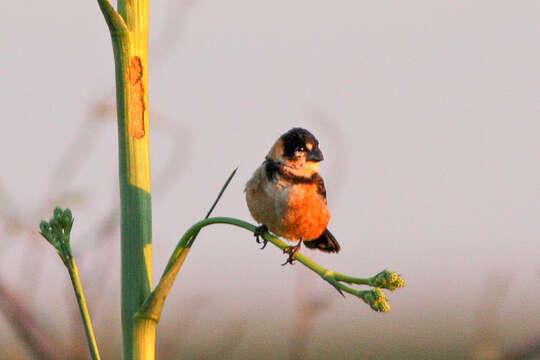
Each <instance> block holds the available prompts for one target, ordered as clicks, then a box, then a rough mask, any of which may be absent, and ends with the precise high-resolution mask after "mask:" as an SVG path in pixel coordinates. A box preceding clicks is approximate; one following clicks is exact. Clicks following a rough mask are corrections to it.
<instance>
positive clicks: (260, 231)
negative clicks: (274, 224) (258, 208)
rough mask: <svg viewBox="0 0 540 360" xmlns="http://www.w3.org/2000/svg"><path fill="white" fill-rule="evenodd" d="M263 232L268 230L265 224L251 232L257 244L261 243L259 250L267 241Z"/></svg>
mask: <svg viewBox="0 0 540 360" xmlns="http://www.w3.org/2000/svg"><path fill="white" fill-rule="evenodd" d="M265 232H268V227H267V226H266V225H261V226H258V227H257V228H256V229H255V231H254V232H253V236H255V241H256V242H257V244H262V247H261V250H262V249H264V248H265V247H266V244H267V243H268V240H266V239H265V238H264V237H263V235H264V233H265ZM259 237H261V238H262V240H261V239H259Z"/></svg>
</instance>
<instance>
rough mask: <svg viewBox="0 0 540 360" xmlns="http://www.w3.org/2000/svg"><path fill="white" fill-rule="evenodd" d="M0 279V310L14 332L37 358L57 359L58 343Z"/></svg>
mask: <svg viewBox="0 0 540 360" xmlns="http://www.w3.org/2000/svg"><path fill="white" fill-rule="evenodd" d="M23 299H24V296H17V295H15V293H14V292H13V291H11V290H10V289H8V288H7V286H6V284H5V282H3V281H1V280H0V304H1V305H2V306H0V311H2V313H4V315H5V317H6V319H7V320H8V322H9V324H10V325H11V327H12V328H13V329H14V330H15V333H16V334H17V335H18V336H19V337H20V338H21V339H22V341H24V343H25V344H26V345H27V346H28V348H29V349H30V351H31V352H32V353H33V354H34V355H35V356H36V358H37V359H42V360H49V359H50V360H54V359H58V348H59V346H58V344H57V343H56V341H54V340H53V339H52V338H51V337H50V336H49V332H48V331H46V330H45V329H43V328H42V327H41V326H40V325H39V323H38V321H37V320H36V318H35V317H34V316H33V315H32V314H31V312H30V311H29V310H28V308H29V307H28V306H26V305H25V304H24V302H23Z"/></svg>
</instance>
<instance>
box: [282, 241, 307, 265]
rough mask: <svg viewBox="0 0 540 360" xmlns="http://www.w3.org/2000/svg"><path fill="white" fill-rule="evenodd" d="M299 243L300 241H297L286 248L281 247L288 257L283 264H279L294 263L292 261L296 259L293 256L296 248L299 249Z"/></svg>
mask: <svg viewBox="0 0 540 360" xmlns="http://www.w3.org/2000/svg"><path fill="white" fill-rule="evenodd" d="M301 244H302V241H299V242H298V244H296V245H294V246H287V247H286V248H284V249H283V253H284V254H289V257H288V258H287V260H286V261H285V262H284V263H283V264H281V266H285V265H287V264H291V265H294V261H295V260H296V259H295V258H294V256H295V255H296V253H297V252H298V250H300V245H301Z"/></svg>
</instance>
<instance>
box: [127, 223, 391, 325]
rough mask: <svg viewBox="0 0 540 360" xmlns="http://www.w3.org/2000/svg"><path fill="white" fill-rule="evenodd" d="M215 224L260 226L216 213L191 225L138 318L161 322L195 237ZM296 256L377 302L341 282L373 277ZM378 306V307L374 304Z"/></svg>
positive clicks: (336, 284) (359, 281)
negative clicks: (353, 274)
mask: <svg viewBox="0 0 540 360" xmlns="http://www.w3.org/2000/svg"><path fill="white" fill-rule="evenodd" d="M212 224H230V225H235V226H238V227H241V228H244V229H246V230H249V231H251V232H255V229H256V228H257V227H256V226H254V225H252V224H250V223H248V222H245V221H242V220H239V219H234V218H228V217H214V218H209V219H204V220H201V221H199V222H198V223H196V224H195V225H193V226H192V227H191V228H189V229H188V230H187V231H186V233H185V234H184V235H183V236H182V238H181V239H180V241H179V243H178V245H177V246H176V248H175V250H174V252H173V254H172V255H171V257H170V259H169V262H168V263H167V266H166V267H165V270H164V271H163V275H162V277H161V279H160V281H159V283H158V285H157V286H156V288H155V289H154V290H153V291H152V293H151V295H150V296H149V297H148V299H147V300H146V301H145V302H144V304H143V305H142V306H141V308H140V309H139V311H138V312H137V315H136V316H137V317H138V318H145V319H148V320H153V321H155V322H156V323H157V322H159V320H160V316H161V312H162V310H163V306H164V303H165V300H166V298H167V295H168V293H169V290H170V289H171V287H172V285H173V283H174V280H175V279H176V276H177V275H178V272H179V271H180V268H181V267H182V264H183V262H184V260H185V258H186V257H187V255H188V253H189V250H190V248H191V245H192V243H193V241H192V238H193V236H194V235H195V234H198V233H199V231H200V230H201V229H202V228H204V227H205V226H208V225H212ZM263 237H264V238H265V239H266V240H268V241H269V242H271V243H272V244H274V245H275V246H277V247H278V248H280V249H281V250H284V249H285V248H286V247H287V246H288V245H287V244H286V243H285V242H283V241H282V240H280V239H279V238H277V237H275V236H273V235H271V234H269V233H265V234H263ZM295 259H296V260H298V261H299V262H300V263H302V264H303V265H305V266H306V267H308V268H309V269H311V270H312V271H314V272H315V273H317V274H319V276H321V277H322V278H323V279H324V280H326V281H327V282H329V283H330V284H331V285H332V286H334V287H335V288H336V289H337V290H338V291H339V292H340V294H342V295H343V292H347V293H349V294H352V295H354V296H357V297H359V298H361V299H362V300H364V301H365V302H366V303H369V304H370V305H371V306H372V308H374V307H373V305H372V304H371V303H370V302H369V300H368V297H369V296H371V295H372V294H373V290H359V289H354V288H351V287H349V286H347V285H344V284H342V283H341V281H345V282H348V283H356V284H364V285H369V286H375V285H376V284H374V281H373V278H374V277H373V278H357V277H351V276H347V275H343V274H340V273H335V272H333V271H332V270H329V269H326V268H324V267H322V266H320V265H319V264H317V263H316V262H314V261H313V260H311V259H309V258H308V257H306V256H305V255H303V254H301V253H299V252H297V253H296V254H295ZM374 309H375V308H374ZM375 310H377V311H388V310H389V307H388V308H387V309H385V310H381V309H375Z"/></svg>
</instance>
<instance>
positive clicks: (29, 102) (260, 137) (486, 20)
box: [0, 0, 540, 360]
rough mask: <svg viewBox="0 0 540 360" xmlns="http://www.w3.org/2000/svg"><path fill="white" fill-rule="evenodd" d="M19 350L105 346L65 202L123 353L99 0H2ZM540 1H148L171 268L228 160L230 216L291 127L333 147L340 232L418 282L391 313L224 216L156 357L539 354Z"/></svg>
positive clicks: (350, 245)
mask: <svg viewBox="0 0 540 360" xmlns="http://www.w3.org/2000/svg"><path fill="white" fill-rule="evenodd" d="M0 7H1V10H2V11H1V14H2V15H0V16H1V19H2V21H0V42H1V44H2V47H3V50H2V52H3V54H4V55H3V56H1V57H0V79H1V81H2V84H3V88H4V90H3V92H2V93H3V94H4V95H2V96H1V97H0V104H1V106H2V109H3V111H2V113H3V115H2V117H3V120H2V122H1V124H2V128H3V132H4V136H3V139H2V141H1V142H0V154H2V155H0V309H1V315H0V358H1V359H6V360H11V359H88V358H89V355H88V351H87V348H86V340H85V338H84V333H83V327H82V324H81V321H80V317H79V313H78V310H77V307H76V302H75V297H74V295H73V291H72V289H71V286H70V283H69V278H68V274H67V271H66V270H65V268H64V267H63V264H62V262H61V261H60V259H59V258H58V257H57V255H56V254H55V251H54V249H53V248H52V247H51V246H50V245H49V244H47V243H46V241H45V240H44V239H42V238H41V237H40V236H39V235H38V224H39V221H40V220H41V219H48V218H49V217H50V216H51V214H52V209H53V207H54V206H55V205H59V206H62V207H69V208H71V209H72V210H73V213H74V215H75V218H76V220H75V226H74V230H73V232H72V247H73V249H74V253H75V257H76V259H77V261H78V264H79V267H80V273H81V278H82V282H83V286H84V288H85V293H86V296H87V298H88V302H89V306H90V311H91V314H92V317H93V321H94V325H95V328H96V332H97V340H98V344H99V345H100V347H101V349H102V355H103V358H105V359H118V358H120V348H121V345H120V342H121V336H120V317H119V311H120V298H119V285H120V282H119V271H120V257H119V214H118V206H119V195H118V178H117V173H118V170H117V140H116V137H117V134H116V133H117V131H116V121H115V110H114V107H115V104H114V63H113V55H112V46H111V42H110V36H109V33H108V30H107V27H106V25H105V22H104V20H103V18H102V16H101V13H100V12H99V9H98V6H97V4H96V2H95V1H90V0H89V1H76V2H73V1H65V0H61V1H57V2H43V1H37V0H24V1H3V2H2V4H1V5H0ZM539 14H540V2H538V1H532V0H531V1H519V2H508V1H474V2H471V1H461V0H458V1H451V2H450V1H447V2H438V1H435V2H434V1H407V2H388V1H386V2H368V1H339V2H328V1H313V0H311V1H307V0H298V1H294V2H291V1H271V2H270V1H258V2H257V1H226V2H225V1H209V0H190V1H181V0H175V1H172V0H169V1H153V2H152V4H151V30H150V31H151V35H150V43H151V46H150V89H149V91H150V111H151V149H152V170H153V224H154V228H153V237H154V279H155V280H157V279H158V278H159V276H160V274H161V272H162V270H163V268H164V266H165V264H166V262H167V259H168V256H169V254H170V253H171V251H172V249H173V248H174V246H175V245H176V242H177V241H178V240H179V238H180V236H181V235H182V234H183V232H184V231H185V230H186V229H187V228H188V227H189V226H190V225H191V224H193V223H194V222H196V221H198V220H199V219H201V218H202V217H203V216H204V215H205V214H206V211H207V210H208V208H209V206H210V205H211V203H212V201H213V200H214V198H215V196H216V194H217V192H218V191H219V189H220V187H221V186H222V184H223V182H224V181H225V179H226V178H227V176H228V175H229V174H230V172H231V171H232V170H233V169H234V168H235V167H236V166H239V170H238V173H237V175H236V177H235V178H234V180H233V182H232V183H231V185H230V186H229V188H228V190H227V192H226V193H225V195H224V197H223V198H222V200H221V202H220V204H219V205H218V207H217V209H216V210H215V212H214V214H215V215H221V216H231V217H237V218H241V219H245V220H249V221H252V220H251V218H250V215H249V212H248V211H247V207H246V205H245V201H244V194H243V187H244V184H245V182H246V181H247V180H248V179H249V177H250V176H251V174H252V172H253V171H254V170H255V169H256V167H257V166H259V165H260V163H261V162H262V161H263V159H264V156H265V155H266V153H267V151H268V149H269V148H270V146H271V145H272V143H273V142H274V141H275V139H276V138H277V137H278V136H279V135H281V134H282V133H283V132H285V131H287V130H289V129H290V128H292V127H295V126H302V127H306V128H308V129H310V130H311V131H312V132H313V133H314V134H315V135H316V136H317V137H318V139H319V141H320V144H321V149H322V150H323V152H324V155H325V161H324V162H323V163H322V174H323V176H324V178H325V181H326V186H327V190H328V202H329V207H330V209H331V211H332V215H333V217H332V220H331V223H330V226H329V228H330V229H331V231H332V232H333V233H334V235H335V236H336V238H337V239H338V240H339V241H340V243H341V244H342V252H340V253H339V254H337V255H328V254H322V253H318V252H313V251H309V250H305V253H306V254H307V255H308V256H312V257H313V258H314V259H315V260H316V261H318V262H320V263H321V264H322V265H323V266H325V267H328V268H330V269H334V270H336V271H339V272H342V273H346V274H350V275H356V276H360V277H367V276H371V275H374V274H376V273H377V272H379V271H381V270H383V269H391V270H395V271H397V272H399V273H400V274H401V275H402V276H403V277H404V278H405V279H406V280H407V287H405V288H404V289H400V290H397V291H396V292H394V293H391V294H389V301H390V304H391V306H392V310H391V311H390V312H389V313H386V314H380V313H374V312H373V311H372V310H370V309H369V307H368V306H367V305H365V304H364V303H362V302H361V301H360V300H359V299H356V298H353V297H352V296H348V297H347V298H345V299H343V298H341V297H340V296H339V295H338V294H337V293H336V292H335V290H334V289H332V288H331V287H330V286H329V285H328V284H327V283H326V282H324V281H322V280H321V279H320V278H318V277H317V275H315V274H314V273H311V272H309V271H307V270H306V269H304V268H303V267H302V266H301V265H299V264H297V265H295V266H284V267H282V266H280V263H282V262H283V261H284V260H285V257H286V256H284V255H283V254H281V253H280V251H278V250H277V249H276V248H274V247H273V246H268V247H267V248H266V249H265V250H264V251H261V250H259V249H258V246H257V245H256V243H255V241H254V239H253V236H252V235H251V234H250V233H248V232H246V231H244V230H241V229H238V228H235V227H231V226H225V225H223V226H213V227H209V228H206V229H205V230H204V231H203V232H202V233H201V234H200V236H199V238H198V240H197V242H196V244H195V246H194V248H193V249H192V251H191V252H190V256H189V257H188V259H187V260H186V263H185V265H184V267H183V268H182V271H181V273H180V275H179V277H178V279H177V281H176V284H175V286H174V287H173V289H172V293H171V295H170V296H169V299H168V302H167V304H166V306H165V310H164V314H163V316H162V321H161V323H160V326H159V331H158V358H161V359H174V358H183V359H254V358H257V359H482V360H483V359H538V358H540V355H539V353H540V321H539V319H540V306H539V305H540V281H539V280H540V260H539V259H540V236H539V234H540V221H539V215H540V170H539V166H538V164H539V163H540V145H539V134H540V121H539V115H540V101H539V94H540V70H539V66H538V64H539V63H540V50H539V47H538V38H539V36H540V21H539Z"/></svg>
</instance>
